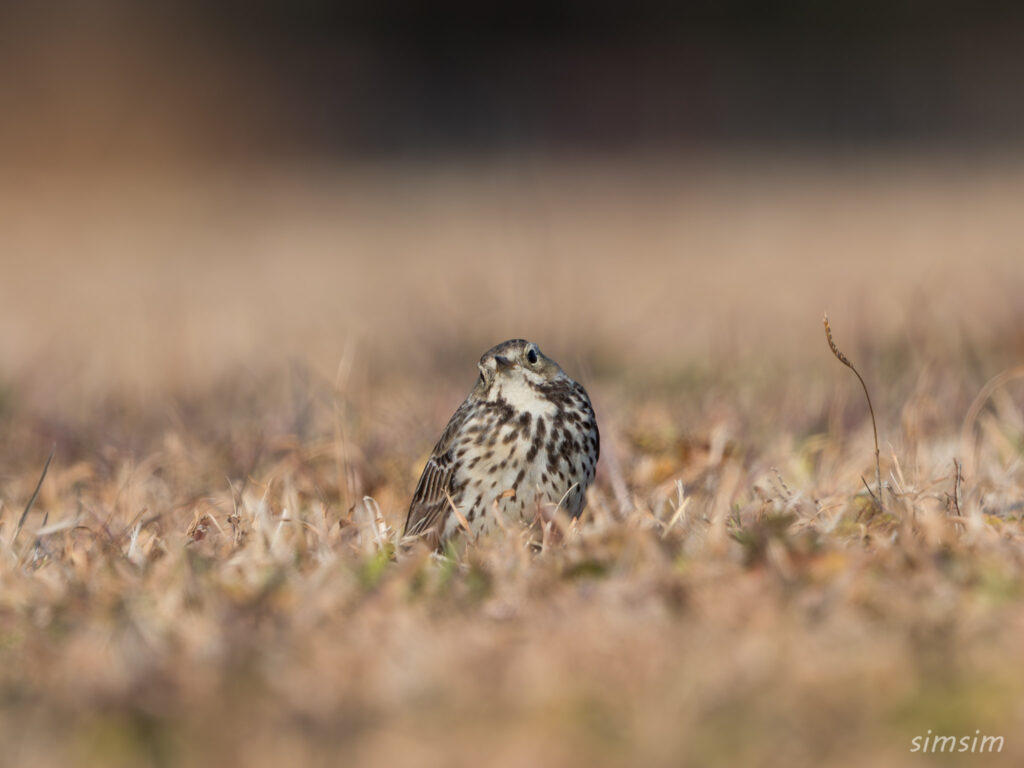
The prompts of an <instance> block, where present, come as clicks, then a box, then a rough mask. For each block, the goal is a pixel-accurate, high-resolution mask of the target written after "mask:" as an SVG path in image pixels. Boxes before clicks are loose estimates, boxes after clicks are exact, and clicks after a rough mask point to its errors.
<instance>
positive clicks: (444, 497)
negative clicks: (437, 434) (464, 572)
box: [403, 401, 469, 546]
mask: <svg viewBox="0 0 1024 768" xmlns="http://www.w3.org/2000/svg"><path fill="white" fill-rule="evenodd" d="M468 414H469V405H468V401H467V402H465V403H463V404H462V405H461V406H459V409H458V410H457V411H455V414H454V415H453V416H452V418H451V420H450V421H449V422H448V426H447V427H445V430H444V434H442V435H441V439H440V440H438V441H437V445H436V446H434V452H433V454H431V456H430V459H429V460H428V461H427V465H426V466H425V467H424V468H423V474H422V475H420V481H419V483H417V484H416V491H415V492H414V493H413V495H412V502H411V503H410V504H409V514H408V515H407V516H406V518H405V533H404V534H403V536H416V537H420V538H423V539H424V540H425V541H427V542H428V543H430V544H432V545H434V546H437V544H438V543H440V540H441V533H442V531H443V530H444V522H445V520H446V519H447V518H448V515H449V514H451V510H452V501H451V493H452V482H453V480H454V478H455V458H454V455H453V454H454V445H455V438H456V437H457V436H458V434H459V432H460V431H461V429H462V426H463V424H464V423H465V421H466V418H467V416H468Z"/></svg>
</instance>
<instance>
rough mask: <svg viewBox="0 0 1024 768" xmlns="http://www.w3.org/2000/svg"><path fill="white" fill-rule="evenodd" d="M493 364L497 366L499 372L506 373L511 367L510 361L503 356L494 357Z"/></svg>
mask: <svg viewBox="0 0 1024 768" xmlns="http://www.w3.org/2000/svg"><path fill="white" fill-rule="evenodd" d="M494 362H495V363H496V364H497V367H498V370H499V371H507V370H508V369H509V368H511V367H512V361H511V360H509V359H508V358H507V357H505V356H504V355H495V356H494Z"/></svg>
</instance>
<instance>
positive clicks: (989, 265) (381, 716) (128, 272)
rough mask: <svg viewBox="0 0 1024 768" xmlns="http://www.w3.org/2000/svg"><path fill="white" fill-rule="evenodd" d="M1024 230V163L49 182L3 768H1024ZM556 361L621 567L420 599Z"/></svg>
mask: <svg viewBox="0 0 1024 768" xmlns="http://www.w3.org/2000/svg"><path fill="white" fill-rule="evenodd" d="M1022 198H1024V163H1022V162H1020V161H1019V160H1005V159H1003V160H999V161H998V162H997V161H996V160H994V159H979V160H978V161H977V162H973V163H967V162H963V161H961V162H952V161H950V160H948V159H945V160H942V159H938V160H936V159H929V158H920V159H916V160H907V159H894V158H875V159H872V160H869V161H863V160H860V161H853V160H850V161H844V162H840V161H833V162H829V163H826V162H825V161H824V160H823V159H818V160H817V161H796V160H789V161H785V162H783V161H781V160H777V161H765V160H764V159H763V158H762V159H753V158H732V159H722V160H719V161H715V162H710V161H709V162H694V161H682V160H678V159H677V160H672V161H658V160H656V159H651V160H649V161H637V162H631V163H620V164H613V163H607V162H606V163H586V162H580V163H578V164H571V163H562V164H560V165H559V166H557V167H551V166H550V165H548V164H546V163H543V162H540V161H538V160H531V159H524V160H522V161H520V162H511V161H509V162H502V163H492V164H486V163H483V162H478V163H465V164H461V165H459V164H446V165H441V164H439V165H423V166H418V167H405V166H403V167H389V168H361V167H343V168H337V169H331V170H323V169H313V168H287V169H267V170H262V171H258V172H256V171H250V172H246V173H242V172H239V171H234V170H230V169H227V170H222V171H219V172H214V171H209V170H207V171H205V172H202V173H199V172H197V173H190V172H186V171H176V172H170V171H168V170H166V169H163V170H160V171H156V170H153V171H149V172H132V173H129V172H123V171H119V172H113V171H111V172H109V173H105V174H100V173H95V172H93V173H90V174H83V175H78V176H72V175H68V174H59V175H53V176H46V175H45V174H40V173H29V172H16V173H12V174H10V175H9V176H8V178H6V179H5V180H3V181H0V206H2V209H3V210H4V211H5V219H6V221H5V223H4V225H3V227H2V228H0V254H2V255H0V259H2V277H0V329H2V331H0V743H2V744H3V748H2V750H3V751H2V754H3V758H2V759H0V762H2V763H4V764H10V765H33V766H67V765H103V766H109V767H111V768H115V767H117V766H135V765H157V766H162V765H179V764H181V765H200V766H206V765H210V766H213V765H218V766H219V765H244V766H253V767H256V768H258V767H259V766H281V765H422V766H450V765H456V766H459V765H467V766H469V765H496V766H514V765H534V764H535V765H581V766H583V765H587V766H604V765H652V766H684V765H693V766H737V765H763V766H776V765H778V766H783V765H785V766H794V765H796V766H800V765H808V766H810V765H835V766H854V765H886V766H917V765H932V764H947V765H964V766H967V765H1019V764H1021V762H1022V761H1024V740H1022V737H1021V736H1020V734H1021V733H1022V731H1024V699H1022V697H1021V691H1022V690H1024V644H1022V643H1021V638H1022V636H1024V588H1022V577H1024V462H1022V452H1024V367H1022V366H1024V311H1022V307H1024V304H1022V303H1021V296H1022V295H1024V294H1022V291H1024V218H1022V217H1021V216H1020V205H1019V201H1020V200H1021V199H1022ZM826 310H827V311H828V312H829V314H830V318H831V321H832V327H833V331H834V334H835V340H836V342H837V343H838V345H839V347H840V348H841V349H842V351H843V352H845V354H846V355H848V356H849V358H850V359H851V360H852V362H853V363H854V364H855V365H856V366H857V368H858V369H859V371H860V372H861V373H862V374H863V376H864V378H865V380H866V383H867V386H868V388H869V390H870V393H871V397H872V400H873V404H874V407H875V411H876V416H877V419H878V433H879V442H880V464H881V476H882V482H883V485H884V489H883V491H882V494H881V501H882V509H878V508H877V507H876V505H875V503H874V502H873V501H872V498H871V496H869V494H868V490H867V487H866V486H871V488H872V489H874V487H875V453H874V445H873V440H872V428H871V422H870V419H869V418H868V410H867V404H866V402H865V400H864V396H863V391H862V390H861V388H860V384H859V383H858V382H857V380H856V378H855V377H854V376H853V374H852V373H851V372H850V371H849V370H848V369H846V368H844V367H843V366H842V365H840V363H839V362H838V361H837V360H836V359H835V358H834V357H833V355H832V353H831V352H830V351H829V348H828V346H827V344H826V340H825V335H824V329H823V327H822V322H821V319H822V313H823V312H824V311H826ZM516 336H524V337H527V338H530V339H532V340H535V341H537V342H538V343H539V344H540V345H541V347H542V348H543V349H544V351H545V352H546V353H548V354H549V355H550V356H552V357H553V358H554V359H556V360H558V361H559V362H560V363H561V364H562V366H563V367H564V368H565V369H566V370H567V371H568V372H569V373H570V374H571V375H573V376H574V377H575V378H577V379H578V380H580V381H581V382H583V383H584V384H585V386H586V387H587V389H588V390H589V392H590V394H591V398H592V400H593V401H594V404H595V408H596V410H597V413H598V419H599V424H600V428H601V434H602V456H601V462H600V465H599V469H598V478H597V482H596V484H595V487H594V488H593V489H592V491H591V494H590V498H589V506H588V509H587V511H586V512H585V513H584V517H583V520H582V525H580V526H579V527H578V528H574V529H572V530H570V531H567V533H566V536H565V537H564V541H562V542H555V541H553V540H551V538H550V537H549V538H548V539H547V540H546V541H545V544H544V546H543V548H542V550H541V551H540V552H539V553H532V552H531V550H530V548H529V547H528V545H527V544H526V543H525V539H526V536H512V537H508V538H505V539H503V540H493V541H485V542H480V543H478V544H476V545H474V546H466V545H465V544H463V545H462V546H460V547H459V548H458V551H457V552H456V553H455V556H454V557H453V558H434V557H431V556H429V555H428V554H427V553H424V552H413V553H410V554H405V555H401V554H399V555H398V556H396V554H395V542H396V540H397V537H398V534H400V532H401V526H402V523H403V521H404V515H405V510H406V508H407V505H408V499H409V496H410V494H411V492H412V489H413V487H414V485H415V482H416V478H417V476H418V472H419V470H420V469H421V467H422V465H423V462H424V461H425V459H426V457H427V454H428V452H429V450H430V448H431V446H432V445H433V442H434V440H435V439H436V438H437V436H438V435H439V434H440V431H441V430H442V428H443V427H444V424H445V422H446V420H447V418H448V416H449V415H450V414H451V412H452V411H453V410H454V408H455V407H456V406H457V405H458V403H459V402H460V401H461V399H462V398H463V397H464V396H465V394H466V392H468V389H469V387H470V386H471V384H472V382H473V379H474V377H475V363H476V360H477V358H478V357H479V355H480V353H481V352H483V351H484V350H485V349H487V348H488V347H489V346H491V345H492V344H494V343H497V342H498V341H501V340H503V339H505V338H510V337H516ZM54 447H55V452H54V457H53V460H52V463H51V464H50V465H49V468H48V471H47V473H46V476H45V479H44V480H43V482H42V484H41V487H40V489H39V493H38V496H37V497H36V499H35V502H34V504H33V505H32V507H31V509H30V511H29V512H28V514H27V515H25V516H24V521H23V524H22V517H23V512H24V510H25V509H26V505H27V504H28V502H29V500H30V498H31V497H32V495H33V491H34V489H35V487H36V484H37V482H38V481H39V478H40V475H41V473H42V471H43V467H44V464H45V463H46V460H47V456H48V455H49V453H50V451H51V448H54ZM935 736H954V737H956V738H957V739H959V738H961V737H970V738H971V739H974V738H975V737H977V742H968V743H971V744H972V745H974V746H977V744H979V743H981V739H982V737H985V736H988V737H1002V744H1001V751H999V752H997V753H992V754H988V753H986V754H981V755H979V754H977V752H975V753H971V752H970V751H968V752H967V753H964V754H960V753H955V754H952V755H951V754H947V753H945V752H943V753H942V754H941V755H936V754H933V753H932V752H931V747H930V746H929V747H927V749H928V754H927V755H925V754H922V753H921V751H918V752H912V751H911V750H912V749H913V747H914V744H915V742H914V741H913V740H914V739H915V738H916V737H921V739H920V741H919V742H917V743H918V744H920V745H921V746H922V747H924V746H925V744H926V743H925V741H924V739H925V738H929V739H930V738H933V737H935ZM930 743H931V742H928V744H930ZM958 745H959V742H958ZM946 746H947V744H946V743H945V742H943V748H945V747H946ZM957 748H959V746H958V747H957ZM922 751H923V750H922Z"/></svg>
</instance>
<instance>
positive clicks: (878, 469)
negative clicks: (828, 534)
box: [825, 313, 884, 511]
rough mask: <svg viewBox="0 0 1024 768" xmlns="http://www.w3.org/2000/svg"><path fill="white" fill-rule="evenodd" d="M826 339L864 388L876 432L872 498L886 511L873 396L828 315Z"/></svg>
mask: <svg viewBox="0 0 1024 768" xmlns="http://www.w3.org/2000/svg"><path fill="white" fill-rule="evenodd" d="M825 338H826V339H828V347H829V349H831V350H832V354H833V355H835V356H836V360H838V361H839V362H840V363H842V364H843V365H845V366H846V367H847V368H849V369H850V370H851V371H853V373H854V375H855V376H856V377H857V379H858V381H860V385H861V386H862V387H863V388H864V397H866V398H867V401H868V412H869V413H870V414H871V429H872V430H874V433H875V485H876V486H877V488H878V496H877V497H876V496H875V495H874V494H872V496H871V497H872V498H873V499H874V501H875V504H877V505H878V509H879V511H884V507H883V506H882V464H881V461H880V459H879V450H878V424H877V423H876V422H875V409H874V406H872V405H871V395H870V394H869V393H868V385H867V384H866V383H864V377H863V376H861V375H860V371H858V370H857V369H856V368H854V367H853V363H851V362H850V360H849V359H848V358H847V357H846V355H844V354H843V353H842V352H840V351H839V347H837V346H836V343H835V342H834V341H833V340H832V327H831V326H830V325H829V324H828V313H826V314H825ZM865 485H867V483H865ZM868 493H871V489H870V488H868Z"/></svg>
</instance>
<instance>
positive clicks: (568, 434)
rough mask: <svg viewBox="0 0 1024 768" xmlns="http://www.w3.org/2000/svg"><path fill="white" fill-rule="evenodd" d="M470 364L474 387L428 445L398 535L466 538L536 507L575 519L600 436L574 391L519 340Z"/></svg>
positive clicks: (582, 397) (529, 518) (533, 513)
mask: <svg viewBox="0 0 1024 768" xmlns="http://www.w3.org/2000/svg"><path fill="white" fill-rule="evenodd" d="M479 368H480V378H479V379H478V380H477V382H476V386H475V387H474V388H473V391H472V392H470V393H469V397H467V398H466V399H465V401H464V402H463V403H462V405H460V406H459V408H458V410H456V411H455V414H454V415H453V416H452V418H451V420H450V421H449V422H448V426H447V427H446V428H445V430H444V434H442V435H441V439H440V440H438V442H437V445H436V446H434V452H433V454H432V455H431V457H430V459H429V460H428V461H427V466H426V467H424V469H423V474H422V476H421V477H420V481H419V484H418V485H417V486H416V491H415V493H413V497H412V503H411V504H410V505H409V515H408V517H406V520H405V536H415V537H419V538H422V539H423V540H424V541H426V542H428V543H429V544H430V545H431V546H434V547H437V548H440V547H441V546H442V545H443V544H444V542H445V541H446V540H447V539H448V538H449V537H451V536H452V535H453V534H454V533H456V532H457V531H458V530H459V529H460V528H466V527H468V528H469V532H470V533H471V534H472V535H473V536H474V537H475V536H479V535H480V534H483V533H486V532H487V531H490V530H493V529H494V528H499V529H501V528H504V527H506V525H507V524H508V523H510V522H515V521H518V520H521V521H524V522H527V523H532V522H533V521H534V520H536V519H537V516H538V513H539V512H540V510H541V508H542V505H544V504H545V503H550V504H551V505H558V506H560V507H561V508H563V509H565V510H566V511H567V512H568V513H569V514H570V515H571V516H573V517H578V516H579V515H580V513H581V512H582V511H583V506H584V504H585V502H586V491H587V487H588V486H589V485H590V483H591V482H592V481H593V479H594V469H595V468H596V466H597V457H598V454H599V451H600V444H599V443H600V436H599V434H598V431H597V419H595V418H594V410H593V408H591V406H590V398H589V397H587V392H586V390H584V389H583V387H581V386H580V385H579V384H577V383H576V382H575V381H573V380H572V379H571V378H569V376H567V375H566V373H565V372H564V371H563V370H562V369H561V367H559V365H558V363H556V362H555V361H554V360H552V359H551V358H549V357H545V356H544V354H543V353H542V352H541V351H540V347H538V346H537V345H536V344H533V343H532V342H529V341H524V340H523V339H512V340H510V341H506V342H503V343H501V344H499V345H498V346H496V347H493V348H492V349H489V350H488V351H487V352H485V353H484V355H483V357H481V358H480V364H479ZM456 511H457V512H456ZM496 515H501V516H502V520H501V521H497V520H496V519H495V517H496Z"/></svg>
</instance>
